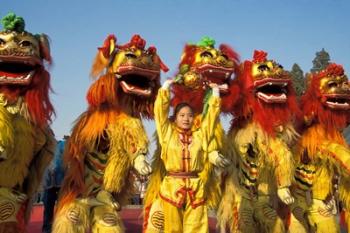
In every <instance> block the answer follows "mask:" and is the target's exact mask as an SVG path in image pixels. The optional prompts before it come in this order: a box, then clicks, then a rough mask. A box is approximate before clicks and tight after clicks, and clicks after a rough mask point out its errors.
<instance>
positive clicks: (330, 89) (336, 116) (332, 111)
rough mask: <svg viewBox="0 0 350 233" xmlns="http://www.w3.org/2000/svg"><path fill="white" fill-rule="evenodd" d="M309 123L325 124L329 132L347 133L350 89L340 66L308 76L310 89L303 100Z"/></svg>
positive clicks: (304, 111)
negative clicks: (333, 130)
mask: <svg viewBox="0 0 350 233" xmlns="http://www.w3.org/2000/svg"><path fill="white" fill-rule="evenodd" d="M301 108H302V110H303V113H304V119H305V120H306V123H308V124H311V123H313V122H317V123H321V124H324V125H325V126H326V127H327V128H328V129H338V130H342V129H344V128H345V127H346V126H347V125H348V122H349V119H350V118H349V116H350V115H349V113H350V112H349V110H350V87H349V80H348V78H347V76H346V75H345V74H344V69H343V67H342V66H341V65H337V64H334V63H332V64H329V65H328V67H327V68H325V69H324V70H322V71H320V72H318V73H314V74H310V75H309V76H308V87H307V90H306V92H305V94H304V95H303V96H302V98H301Z"/></svg>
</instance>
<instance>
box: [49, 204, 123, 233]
mask: <svg viewBox="0 0 350 233" xmlns="http://www.w3.org/2000/svg"><path fill="white" fill-rule="evenodd" d="M89 230H90V231H91V233H124V232H125V231H124V226H123V223H122V221H121V218H120V216H119V214H118V212H117V211H116V210H114V209H113V208H112V207H110V206H108V205H100V206H94V207H91V206H89V205H87V204H85V203H81V202H79V201H74V202H73V203H71V204H68V205H67V206H65V207H63V208H62V209H61V210H60V211H59V212H58V213H57V214H56V216H55V219H54V223H53V227H52V232H53V233H86V232H88V231H89Z"/></svg>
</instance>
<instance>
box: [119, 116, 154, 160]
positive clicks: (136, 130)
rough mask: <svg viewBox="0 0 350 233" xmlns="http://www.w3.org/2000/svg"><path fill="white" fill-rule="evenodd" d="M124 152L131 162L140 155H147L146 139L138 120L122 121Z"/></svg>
mask: <svg viewBox="0 0 350 233" xmlns="http://www.w3.org/2000/svg"><path fill="white" fill-rule="evenodd" d="M124 129H125V131H124V132H121V133H122V134H123V137H121V138H125V140H124V150H125V151H126V153H127V154H128V155H129V158H130V161H133V160H134V159H135V158H136V156H138V155H140V154H144V155H146V154H147V153H148V137H147V134H146V131H145V129H144V127H143V125H142V121H141V120H140V119H138V118H131V119H125V121H124Z"/></svg>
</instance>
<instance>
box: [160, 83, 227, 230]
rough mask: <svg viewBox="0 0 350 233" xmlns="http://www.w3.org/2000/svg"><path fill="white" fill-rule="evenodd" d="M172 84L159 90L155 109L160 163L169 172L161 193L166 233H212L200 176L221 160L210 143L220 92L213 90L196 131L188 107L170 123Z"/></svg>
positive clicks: (176, 113)
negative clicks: (214, 162)
mask: <svg viewBox="0 0 350 233" xmlns="http://www.w3.org/2000/svg"><path fill="white" fill-rule="evenodd" d="M170 83H171V81H170V80H168V81H166V82H165V83H164V85H163V87H162V88H161V89H159V91H158V96H157V99H156V102H155V107H154V112H155V121H156V127H157V133H158V137H159V143H160V145H161V148H162V152H161V159H162V161H163V163H164V166H165V169H166V172H167V173H166V176H165V177H164V179H163V181H162V184H161V187H160V192H159V195H160V197H161V200H162V201H161V203H162V207H163V211H164V231H165V232H166V233H175V232H178V233H183V232H184V233H191V232H192V233H194V232H198V233H205V232H208V231H209V227H208V215H207V206H206V196H207V193H206V187H205V185H206V184H205V183H203V181H202V179H201V178H200V173H201V172H202V170H203V169H204V166H205V164H206V163H209V162H213V161H215V159H216V158H217V157H218V152H217V151H216V150H215V149H216V148H212V147H211V141H212V139H213V136H214V132H213V131H214V128H215V125H216V124H217V121H218V116H219V113H220V98H219V97H218V95H219V91H218V88H217V87H214V88H213V93H212V96H211V97H210V99H209V102H208V104H209V106H208V111H207V113H206V114H205V115H204V116H203V120H202V122H201V125H200V126H199V127H196V126H194V125H193V110H192V109H191V108H190V107H189V105H187V104H185V106H183V107H181V106H179V107H177V108H178V110H177V109H176V108H175V116H174V117H175V120H174V122H171V121H170V120H169V118H168V112H169V106H170V91H169V89H168V86H169V85H170ZM179 108H180V109H179ZM193 126H194V127H193Z"/></svg>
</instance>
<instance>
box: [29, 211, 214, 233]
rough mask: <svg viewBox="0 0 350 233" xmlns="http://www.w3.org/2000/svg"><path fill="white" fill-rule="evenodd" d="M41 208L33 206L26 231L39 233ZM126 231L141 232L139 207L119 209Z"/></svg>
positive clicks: (127, 232)
mask: <svg viewBox="0 0 350 233" xmlns="http://www.w3.org/2000/svg"><path fill="white" fill-rule="evenodd" d="M42 216H43V208H42V206H41V205H37V206H34V208H33V212H32V217H31V220H30V224H29V227H28V233H41V226H42V219H43V217H42ZM121 216H122V218H123V221H124V224H125V227H126V233H138V232H142V231H141V230H142V216H141V209H124V210H122V211H121ZM215 224H216V221H215V219H213V218H210V219H209V225H210V232H211V233H215Z"/></svg>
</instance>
